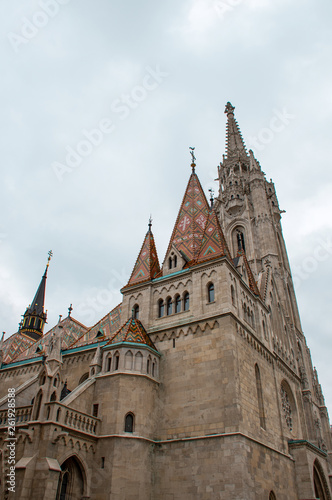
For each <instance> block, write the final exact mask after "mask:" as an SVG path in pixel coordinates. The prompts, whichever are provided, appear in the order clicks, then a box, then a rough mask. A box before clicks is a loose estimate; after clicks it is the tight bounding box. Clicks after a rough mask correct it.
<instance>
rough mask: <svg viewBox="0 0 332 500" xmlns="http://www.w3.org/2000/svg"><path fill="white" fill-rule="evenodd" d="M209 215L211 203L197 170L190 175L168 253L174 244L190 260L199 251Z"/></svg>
mask: <svg viewBox="0 0 332 500" xmlns="http://www.w3.org/2000/svg"><path fill="white" fill-rule="evenodd" d="M208 215H209V205H208V202H207V200H206V197H205V194H204V191H203V189H202V186H201V183H200V182H199V179H198V177H197V175H196V173H195V172H193V173H192V174H191V176H190V179H189V182H188V185H187V189H186V191H185V194H184V197H183V200H182V203H181V207H180V210H179V214H178V216H177V219H176V222H175V226H174V229H173V233H172V236H171V239H170V242H169V245H168V249H167V252H166V255H168V253H169V252H170V249H171V247H172V245H174V246H175V248H176V249H177V250H178V251H180V252H183V254H184V255H185V256H186V258H187V259H188V261H192V260H194V259H195V258H196V257H197V256H198V253H199V249H200V247H201V242H202V238H203V233H204V228H205V225H206V221H207V218H208Z"/></svg>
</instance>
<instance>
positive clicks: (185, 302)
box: [183, 292, 189, 311]
mask: <svg viewBox="0 0 332 500" xmlns="http://www.w3.org/2000/svg"><path fill="white" fill-rule="evenodd" d="M183 310H184V311H189V293H188V292H185V293H184V294H183Z"/></svg>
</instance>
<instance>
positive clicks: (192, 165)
mask: <svg viewBox="0 0 332 500" xmlns="http://www.w3.org/2000/svg"><path fill="white" fill-rule="evenodd" d="M189 150H190V154H191V168H192V171H193V174H194V173H195V167H196V163H195V161H196V156H195V153H194V151H195V148H189Z"/></svg>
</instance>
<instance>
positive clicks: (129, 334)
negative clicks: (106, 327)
mask: <svg viewBox="0 0 332 500" xmlns="http://www.w3.org/2000/svg"><path fill="white" fill-rule="evenodd" d="M120 342H134V343H136V344H145V345H147V346H149V347H152V349H155V350H157V349H156V347H155V345H154V343H153V342H152V340H151V339H150V337H149V335H148V334H147V333H146V330H145V328H144V326H143V325H142V323H141V322H140V321H139V320H138V319H136V318H130V319H128V321H126V323H125V324H124V325H122V326H121V328H119V329H118V331H117V332H116V333H115V334H114V335H113V336H112V337H111V338H110V340H109V341H108V342H107V344H106V345H111V344H119V343H120Z"/></svg>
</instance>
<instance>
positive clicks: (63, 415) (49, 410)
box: [45, 402, 99, 436]
mask: <svg viewBox="0 0 332 500" xmlns="http://www.w3.org/2000/svg"><path fill="white" fill-rule="evenodd" d="M45 406H46V413H45V415H46V420H52V421H53V422H54V421H55V422H59V425H64V426H67V427H70V428H71V429H75V430H77V431H80V432H85V433H87V434H91V435H93V436H96V434H97V429H98V424H99V418H96V417H93V416H92V415H89V414H88V413H83V412H80V411H78V410H74V409H72V408H68V406H65V405H62V404H61V403H55V402H54V403H47V404H46V405H45Z"/></svg>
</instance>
